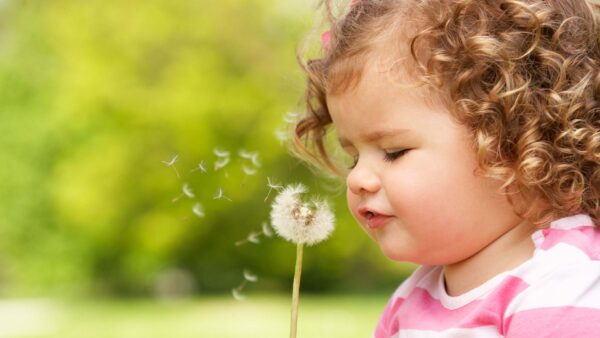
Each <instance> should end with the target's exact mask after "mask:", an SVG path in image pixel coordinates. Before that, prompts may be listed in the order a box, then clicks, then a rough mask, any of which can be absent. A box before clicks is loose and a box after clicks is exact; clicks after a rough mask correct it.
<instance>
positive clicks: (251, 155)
mask: <svg viewBox="0 0 600 338" xmlns="http://www.w3.org/2000/svg"><path fill="white" fill-rule="evenodd" d="M238 155H240V157H241V158H243V159H246V160H250V161H251V162H252V164H253V165H254V166H255V167H260V161H259V159H258V156H259V154H258V152H257V151H255V152H249V151H247V150H245V149H240V151H239V152H238Z"/></svg>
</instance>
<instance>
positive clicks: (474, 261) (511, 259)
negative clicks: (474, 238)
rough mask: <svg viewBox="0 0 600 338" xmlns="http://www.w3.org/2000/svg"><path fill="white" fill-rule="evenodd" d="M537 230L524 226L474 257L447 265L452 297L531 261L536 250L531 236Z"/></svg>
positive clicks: (513, 230)
mask: <svg viewBox="0 0 600 338" xmlns="http://www.w3.org/2000/svg"><path fill="white" fill-rule="evenodd" d="M535 230H536V229H535V227H533V226H532V225H531V224H528V223H526V222H522V223H520V224H518V225H517V226H515V227H513V228H511V229H510V230H509V231H507V232H505V233H504V234H503V235H502V236H500V237H499V238H498V239H496V240H495V241H493V242H492V243H490V244H489V245H488V246H486V247H485V248H483V249H482V250H480V251H479V252H477V253H476V254H474V255H473V256H471V257H469V258H467V259H465V260H463V261H460V262H458V263H453V264H449V265H445V266H444V278H445V282H446V292H447V293H448V295H450V296H458V295H461V294H463V293H465V292H467V291H469V290H471V289H474V288H476V287H477V286H479V285H481V284H483V283H484V282H485V281H487V280H489V279H490V278H492V277H494V276H496V275H498V274H499V273H502V272H504V271H507V270H510V269H512V268H515V267H517V266H518V265H519V264H521V263H523V262H525V261H526V260H528V259H530V258H531V257H532V256H533V251H534V249H535V246H534V244H533V241H532V240H531V234H532V233H533V232H534V231H535Z"/></svg>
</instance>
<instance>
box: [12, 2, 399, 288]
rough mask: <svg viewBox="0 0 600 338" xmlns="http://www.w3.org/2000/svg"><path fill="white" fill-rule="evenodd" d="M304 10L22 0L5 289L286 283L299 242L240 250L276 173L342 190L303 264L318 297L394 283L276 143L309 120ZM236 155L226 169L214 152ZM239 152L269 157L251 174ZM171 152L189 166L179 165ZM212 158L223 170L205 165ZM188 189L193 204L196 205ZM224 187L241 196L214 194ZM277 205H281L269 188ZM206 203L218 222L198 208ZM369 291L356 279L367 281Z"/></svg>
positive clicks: (15, 55)
mask: <svg viewBox="0 0 600 338" xmlns="http://www.w3.org/2000/svg"><path fill="white" fill-rule="evenodd" d="M312 9H313V8H312V7H311V6H309V5H307V4H305V3H303V2H301V1H297V2H281V1H280V2H276V1H275V0H264V1H259V0H253V1H239V0H238V1H236V0H224V1H191V0H175V1H167V0H162V1H159V0H150V1H98V0H92V1H74V0H53V1H11V2H5V3H4V5H3V7H2V8H1V9H0V16H1V17H2V20H3V23H4V25H3V28H2V31H1V32H0V93H1V97H2V109H0V149H1V152H0V162H1V163H3V165H2V166H0V179H1V180H2V182H3V188H2V189H1V190H0V215H1V216H0V222H1V223H0V287H1V290H3V292H4V293H11V294H45V293H48V292H52V293H59V294H82V293H83V294H85V293H94V294H114V293H118V294H150V293H152V292H153V290H154V287H155V285H156V280H157V278H158V277H159V276H160V275H161V274H163V273H164V272H165V271H168V270H169V269H173V268H177V269H180V270H182V271H185V272H186V273H187V274H189V275H190V276H191V278H192V279H193V280H194V281H195V286H196V291H198V292H201V293H204V292H216V291H226V290H230V289H231V288H232V287H234V286H235V285H236V284H238V283H239V281H240V280H241V278H242V270H243V269H244V268H248V269H251V270H253V271H255V272H256V273H257V274H258V275H259V276H260V278H261V280H263V281H264V282H263V283H262V284H261V283H258V284H257V285H256V286H253V287H255V288H257V289H261V288H264V289H269V290H274V289H287V288H288V285H289V281H290V280H291V277H292V273H293V261H294V259H293V255H294V247H293V245H290V244H289V243H285V242H283V241H282V240H280V239H264V238H263V241H262V243H261V244H260V245H256V244H245V245H241V246H235V245H234V243H235V242H236V241H238V240H240V239H243V238H244V237H245V236H246V235H247V234H248V233H250V232H251V231H255V230H260V227H261V223H262V222H263V221H267V220H268V213H269V204H268V202H269V201H270V200H269V201H267V202H265V201H264V198H265V196H266V195H267V192H268V188H267V187H266V183H267V180H266V178H267V176H268V177H273V178H276V179H277V180H278V181H279V182H283V183H291V182H304V183H306V184H307V185H309V186H311V187H312V189H313V191H314V192H318V193H321V194H326V195H329V196H332V195H335V196H334V203H335V207H336V210H337V215H338V217H339V221H338V229H337V230H336V232H335V233H334V236H333V238H332V239H331V240H329V241H327V242H326V243H324V244H322V245H319V246H317V247H314V248H310V249H309V250H307V253H306V264H305V273H304V279H303V283H304V284H303V288H304V287H305V288H307V289H308V290H329V289H335V288H338V289H356V288H361V289H364V288H378V287H385V288H390V289H391V288H393V287H394V286H395V284H396V283H397V282H398V281H399V278H400V277H402V276H405V275H406V273H407V271H408V270H407V269H409V268H407V267H405V268H400V269H398V267H397V266H396V265H393V264H391V263H389V262H386V261H385V260H384V258H383V257H382V256H381V255H380V254H379V253H378V250H377V248H376V247H375V246H374V245H373V244H371V243H370V242H369V240H368V239H367V238H366V236H364V235H363V233H362V232H361V231H360V230H359V227H358V226H356V225H354V222H353V221H352V220H351V218H350V216H349V215H348V213H347V212H346V208H345V202H344V196H343V193H341V189H339V188H336V189H326V188H323V186H327V184H325V185H324V181H323V179H320V178H316V177H314V176H313V175H312V174H311V173H309V172H308V170H307V169H306V168H305V167H304V166H303V165H302V164H301V163H299V161H298V160H296V159H292V158H291V157H290V156H289V155H288V154H287V151H286V147H285V145H284V144H281V143H280V142H279V141H278V139H277V138H276V136H275V131H276V130H277V129H278V128H284V127H285V123H284V122H283V120H282V117H283V116H284V114H285V112H287V111H290V110H295V109H298V108H297V106H296V103H297V102H298V101H299V98H300V97H301V95H302V90H303V84H304V80H303V78H302V74H301V73H300V71H299V69H298V67H297V66H296V64H295V62H296V61H295V49H296V46H297V44H298V42H299V41H300V39H301V38H302V36H303V34H304V32H306V31H308V29H309V27H310V26H311V20H310V19H308V18H310V14H311V13H310V10H312ZM216 147H218V148H222V149H226V150H228V151H230V152H231V153H232V161H231V163H230V164H228V165H227V166H226V167H225V168H223V169H221V170H218V171H215V170H214V169H213V165H214V162H215V161H216V157H215V155H214V154H213V149H214V148H216ZM240 149H247V150H249V151H258V152H259V153H260V161H261V167H260V168H259V169H258V172H257V174H256V175H252V176H248V175H246V174H245V173H244V172H243V170H242V168H243V166H244V165H245V163H246V162H244V161H245V160H244V159H242V158H240V157H239V156H238V155H237V153H238V151H239V150H240ZM174 154H178V155H179V158H178V161H177V162H176V164H175V165H176V168H177V169H178V170H179V172H180V176H181V177H180V178H178V177H177V176H176V174H175V171H174V170H172V168H169V167H167V166H166V165H164V164H163V163H161V161H167V160H169V159H170V158H171V156H173V155H174ZM201 160H204V161H205V163H206V165H207V166H208V171H207V172H206V173H202V172H200V171H198V170H197V171H192V170H193V169H194V168H196V167H197V165H198V162H199V161H201ZM184 183H188V184H189V186H190V187H191V188H192V189H193V190H194V192H195V195H196V196H195V197H194V199H189V198H187V197H185V196H184V197H182V198H180V199H179V200H177V201H176V202H172V199H173V198H175V197H176V196H178V195H180V194H181V188H182V185H183V184H184ZM218 188H223V191H224V192H225V194H226V195H227V196H228V197H230V198H231V200H232V201H231V202H230V201H226V200H215V199H213V196H214V194H215V192H216V190H217V189H218ZM271 196H273V195H271ZM196 202H201V203H202V204H203V206H204V210H205V213H206V217H204V218H199V217H197V216H196V215H194V214H193V213H192V212H191V209H192V207H193V205H194V203H196ZM354 280H356V281H358V282H357V283H355V284H353V281H354Z"/></svg>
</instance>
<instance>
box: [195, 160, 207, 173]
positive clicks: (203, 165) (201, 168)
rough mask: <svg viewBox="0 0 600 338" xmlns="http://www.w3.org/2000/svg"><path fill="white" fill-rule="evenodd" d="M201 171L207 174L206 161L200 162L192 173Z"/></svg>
mask: <svg viewBox="0 0 600 338" xmlns="http://www.w3.org/2000/svg"><path fill="white" fill-rule="evenodd" d="M197 170H200V172H201V173H205V172H206V164H205V163H204V161H200V163H198V166H197V167H196V168H194V169H192V170H191V171H192V172H193V171H197Z"/></svg>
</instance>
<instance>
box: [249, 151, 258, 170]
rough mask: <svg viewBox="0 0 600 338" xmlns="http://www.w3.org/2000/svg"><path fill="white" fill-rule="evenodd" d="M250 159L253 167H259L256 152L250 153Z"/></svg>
mask: <svg viewBox="0 0 600 338" xmlns="http://www.w3.org/2000/svg"><path fill="white" fill-rule="evenodd" d="M250 161H252V164H253V165H254V166H255V167H260V161H259V159H258V153H254V154H252V158H251V159H250Z"/></svg>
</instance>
